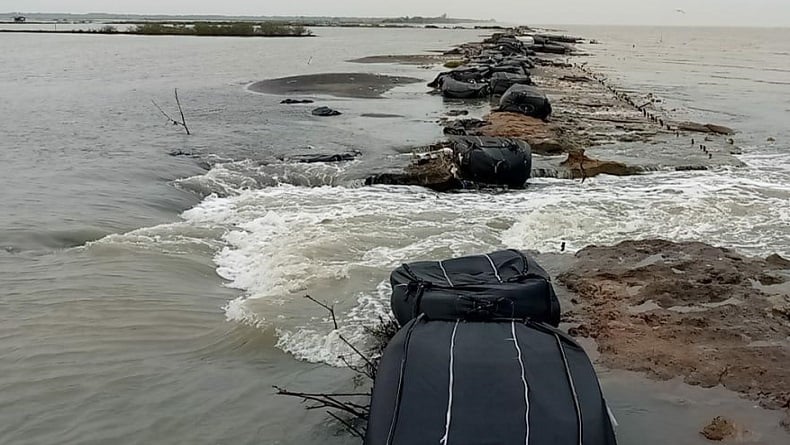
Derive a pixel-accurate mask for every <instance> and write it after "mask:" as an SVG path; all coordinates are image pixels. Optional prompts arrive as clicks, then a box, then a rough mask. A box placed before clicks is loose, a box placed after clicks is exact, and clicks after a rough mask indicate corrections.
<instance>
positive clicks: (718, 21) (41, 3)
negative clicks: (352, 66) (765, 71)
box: [0, 0, 790, 26]
mask: <svg viewBox="0 0 790 445" xmlns="http://www.w3.org/2000/svg"><path fill="white" fill-rule="evenodd" d="M676 9H683V10H684V11H685V14H683V13H680V12H677V11H676ZM12 11H21V12H75V13H81V12H113V13H137V14H223V15H319V16H325V15H330V16H400V15H425V16H435V15H441V14H443V13H445V12H446V13H448V14H449V15H451V16H453V17H473V18H485V19H488V18H496V19H499V20H501V21H506V22H519V23H525V24H546V23H551V24H648V25H671V26H681V25H743V26H790V0H548V1H547V0H485V1H481V0H454V1H442V2H439V1H436V0H434V1H426V0H395V1H381V0H258V1H255V0H112V1H107V0H0V12H12Z"/></svg>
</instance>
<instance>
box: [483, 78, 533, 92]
mask: <svg viewBox="0 0 790 445" xmlns="http://www.w3.org/2000/svg"><path fill="white" fill-rule="evenodd" d="M490 85H491V94H493V95H495V96H501V95H503V94H505V93H506V92H507V90H509V89H510V87H512V86H513V85H532V79H531V78H530V77H529V76H527V75H521V74H513V73H508V72H497V73H494V74H492V75H491V83H490Z"/></svg>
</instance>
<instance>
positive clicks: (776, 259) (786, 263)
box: [765, 254, 790, 269]
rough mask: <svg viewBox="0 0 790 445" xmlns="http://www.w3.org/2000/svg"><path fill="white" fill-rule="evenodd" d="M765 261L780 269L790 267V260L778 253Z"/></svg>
mask: <svg viewBox="0 0 790 445" xmlns="http://www.w3.org/2000/svg"><path fill="white" fill-rule="evenodd" d="M765 262H766V263H768V264H770V265H771V266H776V267H778V268H780V269H790V260H788V259H786V258H782V257H781V256H779V255H778V254H773V255H770V256H769V257H768V258H766V259H765Z"/></svg>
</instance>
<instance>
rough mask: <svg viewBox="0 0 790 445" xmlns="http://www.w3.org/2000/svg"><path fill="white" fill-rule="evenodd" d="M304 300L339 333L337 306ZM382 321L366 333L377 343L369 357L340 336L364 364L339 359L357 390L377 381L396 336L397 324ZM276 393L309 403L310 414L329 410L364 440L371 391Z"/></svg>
mask: <svg viewBox="0 0 790 445" xmlns="http://www.w3.org/2000/svg"><path fill="white" fill-rule="evenodd" d="M305 298H306V299H308V300H310V301H312V302H313V303H315V304H317V305H318V306H320V307H322V308H324V309H326V311H327V312H329V315H330V317H331V319H332V325H333V327H334V330H335V331H337V330H338V329H339V324H338V322H337V315H336V314H335V306H334V305H331V304H327V303H325V302H322V301H320V300H317V299H315V298H313V297H311V296H309V295H306V296H305ZM380 321H381V325H380V326H376V327H374V328H366V332H367V333H368V334H369V335H370V336H371V337H373V338H374V339H375V340H376V345H375V347H374V348H373V350H372V351H371V352H370V353H368V354H366V353H364V352H362V351H361V350H360V349H359V348H358V347H357V346H355V345H354V344H352V343H351V342H350V341H348V340H347V339H346V338H344V337H343V336H342V335H340V336H339V338H340V340H341V341H342V342H343V343H345V344H346V345H347V346H348V347H349V348H351V350H352V351H354V354H356V355H357V356H359V357H360V358H361V359H362V361H363V363H364V364H362V365H355V364H353V363H352V362H351V360H349V359H348V357H344V356H340V357H338V358H339V359H340V360H341V361H342V362H343V363H344V364H345V365H346V367H347V368H348V369H350V370H352V371H353V372H354V373H355V374H356V376H355V377H354V382H355V384H356V385H357V386H362V385H364V384H366V383H370V384H372V383H373V381H374V380H375V378H376V369H377V367H378V360H379V358H380V357H381V353H382V352H383V350H384V347H385V346H386V344H387V342H389V339H390V338H392V336H393V335H395V333H396V332H397V325H396V323H395V321H394V320H392V319H390V320H386V319H384V318H381V319H380ZM274 389H275V390H276V391H277V395H280V396H286V397H296V398H299V399H302V401H303V402H306V403H310V405H308V406H307V409H308V410H315V409H323V408H328V411H327V414H328V415H329V416H331V417H332V418H333V419H335V420H336V421H338V422H339V423H340V424H341V425H342V426H343V428H344V429H345V430H346V431H348V432H349V433H350V434H352V435H354V436H357V437H360V438H364V437H365V434H364V430H365V426H366V425H367V420H368V416H369V414H370V397H371V395H372V394H371V392H370V391H368V392H358V393H308V392H296V391H289V390H287V389H285V388H281V387H278V386H275V387H274ZM333 411H334V412H333ZM337 412H339V413H340V414H343V415H345V417H346V418H344V417H343V416H341V415H338V414H336V413H337Z"/></svg>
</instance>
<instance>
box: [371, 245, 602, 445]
mask: <svg viewBox="0 0 790 445" xmlns="http://www.w3.org/2000/svg"><path fill="white" fill-rule="evenodd" d="M391 283H392V299H391V303H392V310H393V312H394V313H395V317H396V319H397V321H398V323H399V324H400V325H401V326H402V327H401V329H400V331H399V332H398V333H397V334H396V335H395V337H393V338H392V340H391V341H390V343H389V344H388V346H387V348H386V349H385V351H384V354H383V356H382V358H381V361H380V363H379V365H378V372H377V376H376V382H375V385H374V388H373V398H372V402H371V410H370V417H369V422H368V428H367V434H366V437H365V444H366V445H423V444H424V445H437V444H439V445H483V444H497V445H511V444H512V445H580V444H585V445H613V444H615V443H616V442H615V435H614V430H613V426H612V422H613V420H612V418H611V417H610V415H609V411H608V408H607V406H606V402H605V401H604V398H603V395H602V393H601V389H600V386H599V383H598V379H597V376H596V374H595V371H594V369H593V366H592V364H591V363H590V360H589V359H588V357H587V355H586V354H585V352H584V350H583V349H582V348H581V347H580V346H579V345H578V344H577V343H576V342H574V341H573V339H571V338H570V337H568V336H567V335H566V334H564V333H563V332H562V331H560V330H559V329H557V326H558V325H559V321H560V304H559V301H558V299H557V297H556V295H555V293H554V288H553V286H552V284H551V280H550V278H549V275H548V274H547V273H546V271H545V270H543V268H541V267H540V266H539V265H538V264H537V263H536V262H535V260H534V259H532V258H531V257H529V256H528V255H526V254H525V253H522V252H520V251H517V250H505V251H500V252H494V253H490V254H487V255H478V256H470V257H464V258H456V259H451V260H446V261H429V262H418V263H412V264H408V265H403V266H401V267H399V268H398V269H397V270H395V271H394V272H393V273H392V276H391Z"/></svg>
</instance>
